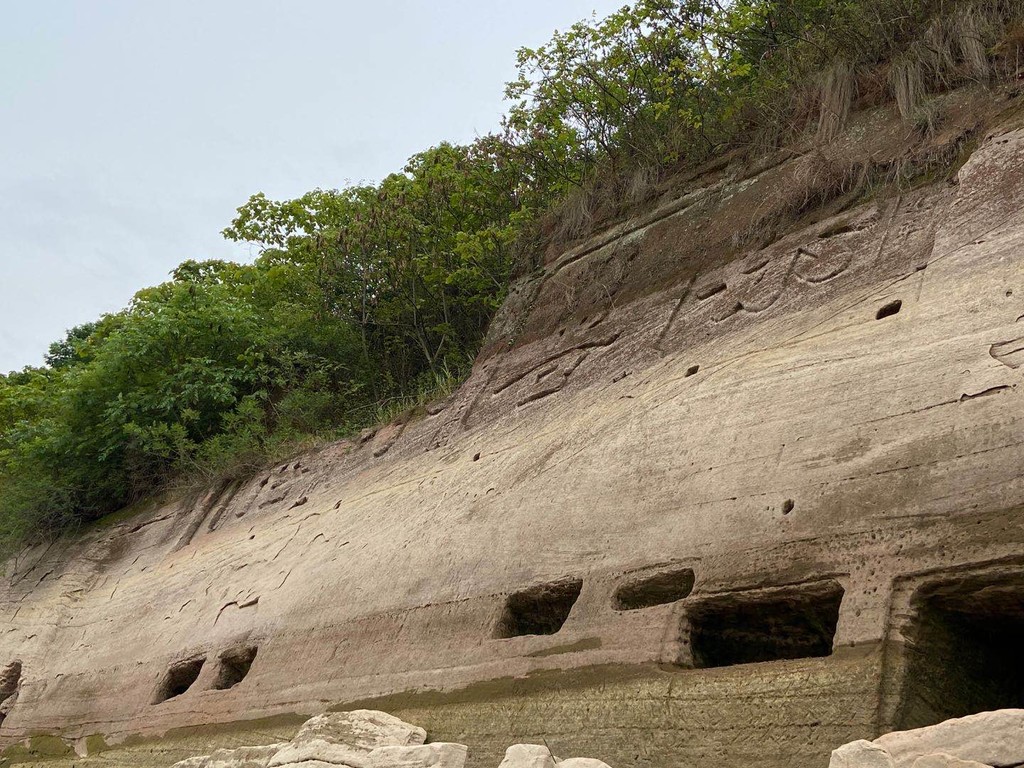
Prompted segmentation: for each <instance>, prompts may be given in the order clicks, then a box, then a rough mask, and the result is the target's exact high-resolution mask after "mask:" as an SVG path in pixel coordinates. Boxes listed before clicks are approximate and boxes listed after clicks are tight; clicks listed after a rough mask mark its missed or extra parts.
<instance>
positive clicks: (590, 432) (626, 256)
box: [0, 89, 1024, 768]
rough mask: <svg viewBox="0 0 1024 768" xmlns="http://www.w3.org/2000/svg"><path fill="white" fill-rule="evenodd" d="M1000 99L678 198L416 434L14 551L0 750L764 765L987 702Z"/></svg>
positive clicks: (991, 690) (505, 342) (1012, 373)
mask: <svg viewBox="0 0 1024 768" xmlns="http://www.w3.org/2000/svg"><path fill="white" fill-rule="evenodd" d="M1020 103H1021V98H1020V96H1019V95H1017V94H1014V93H998V94H993V93H989V92H985V91H982V90H981V89H978V90H976V91H966V92H959V93H956V94H951V95H950V96H948V97H947V99H946V103H945V104H944V105H943V109H944V110H945V114H946V115H948V117H947V119H946V120H945V121H944V122H943V124H942V127H941V129H940V130H939V132H938V134H937V135H935V136H933V137H929V138H927V139H924V138H921V137H919V136H917V135H916V134H914V132H913V130H912V129H910V128H908V127H907V126H906V125H905V124H903V123H901V122H900V121H899V120H898V118H896V117H895V116H894V114H893V113H892V111H891V110H887V109H878V110H875V111H872V112H867V113H862V114H860V115H858V116H857V117H856V118H855V120H854V123H853V125H852V126H851V128H850V130H849V131H848V132H847V134H845V135H844V136H843V137H842V138H841V139H839V140H837V141H835V142H833V143H831V144H828V145H825V146H819V145H815V144H813V143H808V145H807V146H804V147H796V148H794V149H790V150H787V151H786V152H784V153H780V154H778V155H777V156H774V157H772V158H767V159H765V160H763V161H760V162H759V163H758V164H757V165H756V166H753V167H751V166H744V165H741V164H739V163H738V162H737V163H733V164H731V165H728V164H723V165H722V166H721V167H719V168H717V169H710V170H709V171H708V172H707V173H704V174H702V175H699V176H697V177H695V178H693V179H692V180H686V179H679V180H677V181H676V183H675V184H674V186H673V187H672V188H671V189H668V190H667V191H666V192H665V194H664V196H663V197H662V198H661V199H659V200H658V201H657V202H656V203H655V204H653V205H652V206H651V208H650V209H649V210H647V211H645V212H643V213H642V214H641V215H638V216H636V217H634V218H631V219H629V220H628V221H623V222H619V223H617V224H616V225H615V226H613V227H611V228H609V229H608V230H606V231H605V232H603V233H601V234H600V235H598V236H596V237H595V238H593V239H592V240H590V241H588V242H586V243H581V244H578V245H576V246H575V247H573V248H571V249H569V250H567V251H565V252H560V253H551V254H549V257H548V258H547V259H546V263H544V264H543V266H541V267H540V268H539V269H538V270H537V271H536V272H535V273H534V274H531V275H529V276H527V277H525V278H524V279H522V280H520V281H519V282H518V283H517V284H516V285H515V286H514V288H513V290H512V293H511V295H510V297H509V299H508V302H507V304H506V306H505V307H504V309H503V310H502V312H501V314H500V316H499V317H498V318H497V319H496V321H495V323H494V327H493V329H492V332H491V335H490V337H489V340H488V343H487V345H486V347H485V349H484V351H483V352H482V353H481V355H480V358H479V359H478V361H477V364H476V367H475V369H474V371H473V374H472V376H471V378H470V379H469V381H468V382H467V383H466V384H465V385H464V386H463V387H462V388H461V389H460V390H459V391H458V392H457V393H456V394H455V395H454V396H452V397H451V398H450V399H449V400H448V401H446V402H443V403H439V404H436V405H435V406H432V407H431V408H429V409H428V413H427V414H426V415H424V416H423V417H420V418H415V419H409V420H407V421H405V422H401V423H396V424H392V425H389V426H387V427H384V428H382V429H381V430H379V431H377V432H375V433H373V434H370V433H367V434H366V435H364V436H363V437H362V438H361V439H360V440H359V441H353V442H351V443H342V444H338V445H334V446H331V447H329V448H327V449H325V450H323V451H320V452H318V453H316V454H314V455H310V456H304V457H300V458H297V459H295V460H292V461H289V462H288V463H287V464H284V465H282V466H279V467H276V468H274V469H273V470H272V471H268V472H266V473H263V474H261V475H260V476H257V477H255V478H253V479H252V480H250V481H248V482H244V483H237V484H231V485H227V486H223V487H220V488H216V489H211V490H210V492H209V493H208V494H206V495H205V496H204V497H202V498H198V499H166V500H161V501H158V502H153V503H152V504H150V505H148V506H147V507H145V508H144V509H140V510H133V511H132V513H130V514H129V513H126V514H125V515H123V516H120V517H119V518H114V519H111V520H108V521H106V522H105V523H103V524H101V525H98V526H96V527H95V528H93V529H91V530H88V531H86V532H84V533H83V534H81V535H79V536H77V537H75V538H74V539H68V540H64V541H60V542H56V543H54V544H52V545H50V546H47V547H39V548H36V549H33V550H31V551H26V552H24V553H22V554H21V555H19V556H18V557H17V558H16V559H15V560H14V561H12V562H11V563H9V565H8V568H7V573H6V579H5V581H4V585H3V589H2V590H0V615H2V617H3V627H4V630H3V633H2V635H0V670H2V674H0V714H3V715H5V719H3V721H2V725H0V740H2V741H3V743H4V744H15V745H19V744H20V745H22V746H20V747H18V748H19V749H22V750H25V749H28V750H29V751H31V750H32V749H37V748H41V747H39V745H40V744H42V743H43V742H42V741H40V739H42V738H43V735H45V736H46V737H47V738H53V737H57V738H59V739H60V740H62V742H63V743H67V744H71V743H76V744H79V745H82V744H88V743H100V741H103V742H104V743H106V744H108V745H113V744H116V743H118V742H123V741H125V740H128V743H134V742H137V741H138V740H139V739H152V738H156V737H159V736H162V735H166V736H168V737H171V736H174V734H180V733H184V732H186V731H188V729H195V728H199V727H209V726H211V725H216V724H221V725H224V726H225V727H227V726H228V725H229V724H232V723H236V724H238V723H243V722H244V721H252V720H257V719H260V718H264V719H265V718H273V717H285V716H291V715H293V714H294V713H299V714H302V715H313V714H316V713H320V712H323V711H325V710H327V709H329V708H331V707H343V708H351V707H352V706H354V705H356V703H357V702H362V703H363V705H369V704H372V705H373V708H376V709H384V710H387V711H389V712H393V713H395V714H396V715H398V716H400V717H402V718H403V719H407V720H411V721H413V722H419V723H422V724H423V725H424V726H426V727H427V728H428V729H429V730H430V732H431V733H432V734H435V735H436V736H437V737H438V738H439V739H443V740H445V741H450V742H460V743H464V744H469V745H472V749H471V753H470V764H471V765H497V764H498V763H499V762H500V760H501V756H502V754H503V752H504V750H505V747H507V746H508V744H510V743H515V742H532V743H538V744H540V743H545V742H547V743H549V744H550V745H551V749H552V751H555V752H557V753H559V754H593V755H595V756H598V757H600V758H602V759H603V760H606V761H607V762H608V763H609V764H612V765H615V766H616V768H629V767H630V766H669V765H673V766H675V765H698V764H699V765H716V766H732V765H736V766H741V765H742V766H746V765H750V764H754V763H756V764H758V765H761V766H769V767H771V766H779V767H780V768H781V767H782V766H785V767H786V768H792V767H793V766H823V765H825V764H827V761H828V756H829V754H830V752H831V750H832V749H833V748H834V747H835V746H836V745H837V744H842V743H845V742H850V741H853V740H856V739H859V738H869V739H870V738H874V737H876V736H878V735H879V734H881V733H884V732H886V731H889V730H893V729H896V728H914V727H918V726H924V725H931V724H934V723H937V722H940V721H942V720H945V719H947V718H949V717H959V716H963V715H969V714H972V713H974V712H979V711H983V710H988V709H999V708H1006V707H1014V706H1019V705H1020V701H1019V697H1020V695H1021V694H1020V691H1021V690H1024V686H1022V685H1021V684H1020V683H1021V681H1022V680H1024V664H1022V663H1021V662H1020V660H1019V652H1018V651H1019V648H1020V647H1021V646H1020V642H1021V640H1022V639H1024V611H1022V609H1021V607H1020V606H1021V604H1022V600H1021V598H1022V596H1024V546H1022V545H1024V527H1022V525H1021V520H1022V517H1021V514H1020V507H1021V504H1022V502H1024V480H1022V475H1021V470H1020V467H1021V466H1024V425H1022V421H1021V419H1022V414H1024V408H1022V405H1024V387H1022V371H1021V370H1020V369H1021V366H1022V365H1024V268H1022V266H1024V170H1022V169H1024V123H1022V122H1020V121H1019V118H1018V114H1019V104H1020ZM951 164H952V165H954V166H959V167H958V169H957V170H956V172H955V174H954V175H953V176H952V177H951V178H950V179H949V180H947V179H946V177H944V176H943V177H941V178H940V174H939V173H938V170H934V171H933V170H930V169H932V166H933V165H934V168H935V169H944V168H948V167H949V166H950V165H951ZM908 169H909V170H908ZM904 171H907V173H906V174H905V175H907V176H914V178H915V179H916V181H915V183H914V184H903V185H902V186H901V187H900V188H899V189H898V190H894V189H892V188H891V187H890V188H888V191H884V192H879V193H877V194H872V193H871V189H872V188H871V184H870V182H871V180H873V179H880V178H884V177H888V176H891V175H892V174H896V173H901V172H904ZM910 171H912V173H910ZM1015 649H1016V650H1015ZM100 737H102V739H100ZM90 739H91V741H90ZM214 741H215V740H214ZM47 743H48V742H47ZM33 744H35V745H36V746H33ZM26 745H27V746H26ZM37 751H38V749H37ZM171 762H173V761H171ZM167 764H169V763H167Z"/></svg>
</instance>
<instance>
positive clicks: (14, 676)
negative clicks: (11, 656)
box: [0, 661, 21, 725]
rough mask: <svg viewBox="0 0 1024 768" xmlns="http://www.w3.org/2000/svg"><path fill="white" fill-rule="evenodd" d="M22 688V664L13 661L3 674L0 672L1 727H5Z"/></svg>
mask: <svg viewBox="0 0 1024 768" xmlns="http://www.w3.org/2000/svg"><path fill="white" fill-rule="evenodd" d="M20 686H21V662H20V661H12V662H11V663H10V664H8V665H7V666H6V667H4V671H3V672H0V725H3V722H4V720H6V719H7V715H8V713H9V712H10V711H11V708H12V707H13V706H14V702H16V701H17V700H18V689H19V688H20Z"/></svg>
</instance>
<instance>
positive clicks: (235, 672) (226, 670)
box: [213, 645, 259, 691]
mask: <svg viewBox="0 0 1024 768" xmlns="http://www.w3.org/2000/svg"><path fill="white" fill-rule="evenodd" d="M258 650H259V649H258V648H257V647H256V646H254V645H253V646H248V647H246V648H233V649H231V650H229V651H224V653H222V654H221V655H220V659H219V661H220V666H219V667H218V668H217V679H216V681H215V682H214V684H213V687H214V688H215V689H216V690H218V691H224V690H227V689H228V688H234V687H235V686H236V685H238V684H239V683H240V682H242V681H243V680H244V679H245V676H246V675H248V674H249V669H250V668H251V667H252V662H253V661H254V660H255V658H256V652H257V651H258Z"/></svg>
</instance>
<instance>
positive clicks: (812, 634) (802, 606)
mask: <svg viewBox="0 0 1024 768" xmlns="http://www.w3.org/2000/svg"><path fill="white" fill-rule="evenodd" d="M842 600H843V588H842V586H840V585H839V583H838V582H836V581H826V582H818V583H815V584H802V585H797V586H793V587H785V588H782V589H777V590H770V591H766V592H762V593H749V592H748V593H736V594H730V595H722V596H719V597H714V598H710V599H708V600H705V601H704V602H702V603H700V604H698V605H696V606H694V608H693V609H692V610H690V611H689V612H688V618H689V621H690V645H691V648H692V650H693V663H694V666H696V667H728V666H732V665H734V664H752V663H755V662H762V661H781V660H785V659H805V658H815V657H820V656H830V655H831V654H832V641H833V638H834V637H835V634H836V625H837V624H838V623H839V605H840V603H842Z"/></svg>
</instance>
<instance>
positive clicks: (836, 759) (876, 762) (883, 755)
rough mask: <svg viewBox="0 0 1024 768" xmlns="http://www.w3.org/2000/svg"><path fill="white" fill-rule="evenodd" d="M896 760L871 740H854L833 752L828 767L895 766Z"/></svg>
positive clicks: (891, 767)
mask: <svg viewBox="0 0 1024 768" xmlns="http://www.w3.org/2000/svg"><path fill="white" fill-rule="evenodd" d="M894 766H895V761H894V760H893V759H892V755H890V754H889V752H888V751H887V750H886V749H885V748H884V747H880V746H878V745H877V744H874V743H872V742H870V741H863V740H861V741H854V742H851V743H849V744H844V745H843V746H841V747H840V748H839V749H836V750H834V751H833V752H832V759H831V760H829V763H828V768H893V767H894Z"/></svg>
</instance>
